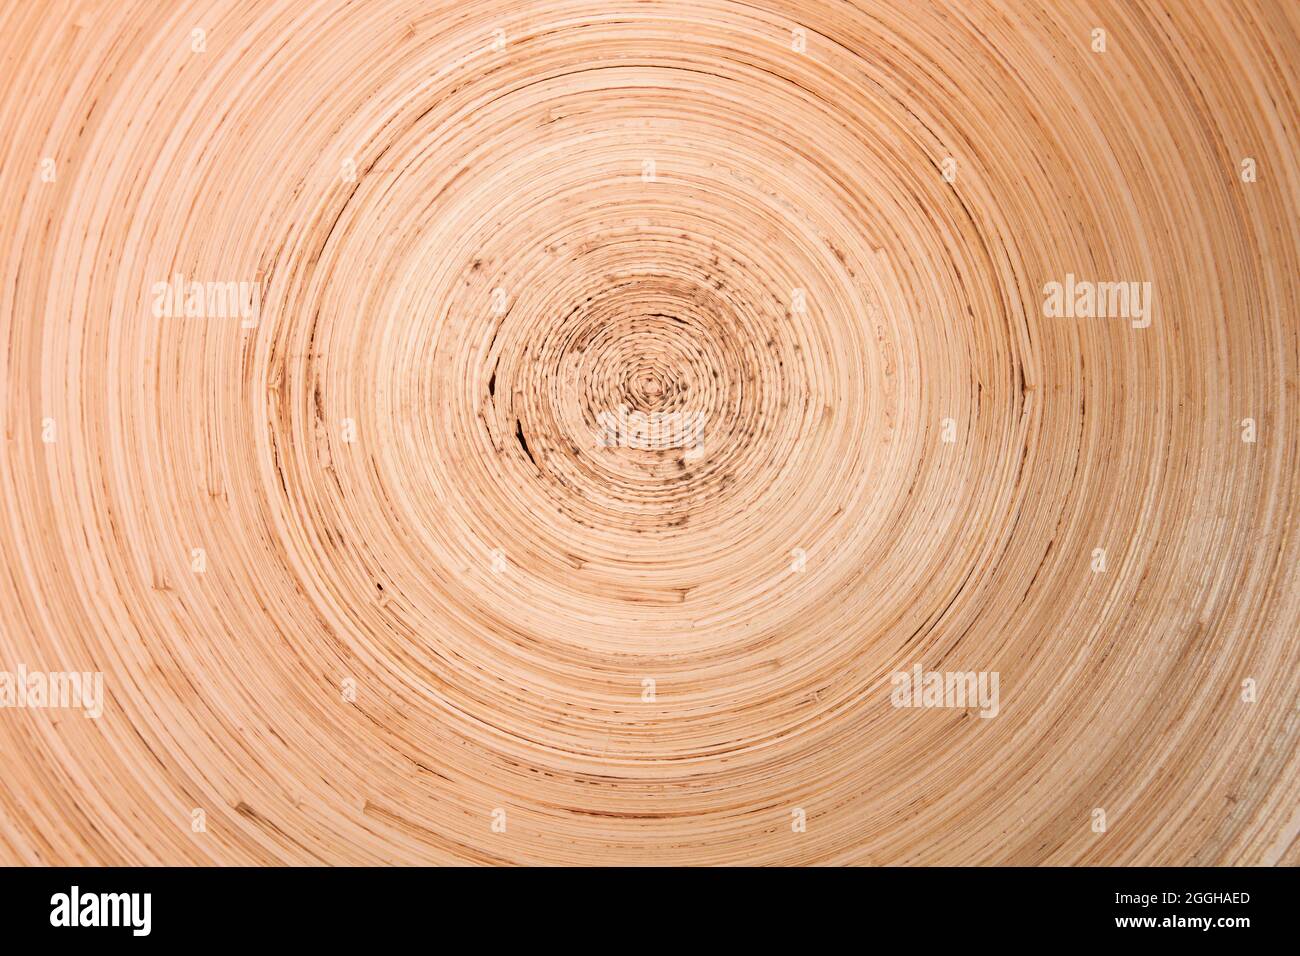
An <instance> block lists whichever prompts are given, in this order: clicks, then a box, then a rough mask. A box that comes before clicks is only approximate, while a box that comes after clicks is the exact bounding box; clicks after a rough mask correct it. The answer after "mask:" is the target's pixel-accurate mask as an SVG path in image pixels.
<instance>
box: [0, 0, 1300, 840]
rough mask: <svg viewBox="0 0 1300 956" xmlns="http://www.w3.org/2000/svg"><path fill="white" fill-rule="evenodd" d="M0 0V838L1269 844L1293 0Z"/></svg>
mask: <svg viewBox="0 0 1300 956" xmlns="http://www.w3.org/2000/svg"><path fill="white" fill-rule="evenodd" d="M0 9H2V10H3V13H0V109H2V118H0V156H3V178H2V179H0V223H2V224H3V229H0V337H2V338H3V341H4V350H3V357H2V359H0V361H2V364H0V386H2V387H3V408H2V414H3V420H4V435H3V438H4V441H3V444H2V445H0V455H2V456H3V457H2V458H0V556H2V557H3V561H4V572H5V573H4V574H3V576H2V577H0V671H12V670H14V669H15V667H17V666H18V665H19V664H22V665H23V666H25V667H27V668H30V669H40V668H44V669H47V670H79V671H80V670H85V671H94V670H99V671H102V672H103V673H104V682H105V691H106V695H107V700H106V702H105V708H104V714H103V716H102V717H101V718H100V719H98V720H92V719H87V718H85V717H83V716H82V715H81V714H80V713H77V712H73V711H69V710H33V709H19V708H14V709H5V710H0V755H2V757H0V760H2V763H3V772H2V773H0V777H2V780H0V862H4V863H63V864H70V863H114V864H122V863H130V864H157V863H185V864H191V863H193V864H199V863H222V864H263V863H267V864H269V863H277V862H287V863H317V862H330V863H365V864H372V863H399V864H413V863H428V862H475V863H480V862H481V863H593V862H599V863H661V864H682V863H687V864H712V863H762V864H806V863H859V864H866V863H912V864H916V863H923V864H933V863H980V864H988V863H1014V864H1134V863H1159V864H1208V863H1230V864H1261V863H1279V862H1284V863H1295V862H1296V861H1297V858H1298V854H1300V850H1298V849H1297V842H1296V840H1297V828H1298V827H1300V816H1298V815H1297V806H1298V805H1300V800H1298V796H1300V766H1298V761H1300V758H1298V757H1297V746H1296V745H1297V721H1296V709H1295V708H1296V702H1297V691H1298V690H1300V667H1298V665H1300V640H1298V636H1297V633H1298V632H1297V628H1298V626H1300V594H1298V590H1297V577H1296V575H1297V571H1296V568H1297V551H1298V544H1297V520H1296V509H1297V500H1298V482H1300V474H1298V472H1300V455H1298V452H1300V431H1298V429H1297V411H1300V407H1298V405H1297V395H1296V372H1297V361H1298V352H1297V326H1298V323H1297V309H1298V307H1300V255H1298V253H1297V240H1296V236H1297V223H1298V221H1300V220H1298V215H1300V172H1298V171H1297V165H1296V157H1297V146H1298V145H1300V144H1298V142H1297V139H1298V137H1297V132H1296V130H1297V122H1298V121H1300V116H1298V115H1297V114H1298V112H1300V111H1298V108H1297V98H1298V97H1300V82H1298V81H1297V65H1296V64H1297V61H1298V60H1300V39H1298V37H1300V22H1298V21H1300V18H1298V16H1297V7H1296V5H1295V4H1290V3H1283V2H1280V0H1278V2H1266V0H1251V2H1245V0H1243V2H1232V3H1229V2H1214V0H1211V2H1206V3H1196V4H1188V3H1181V2H1173V0H1168V2H1165V3H1137V2H1134V3H1076V2H1060V3H1029V2H1010V3H986V2H974V3H953V4H942V5H941V4H932V3H918V2H911V0H895V2H875V0H854V2H829V0H827V2H820V0H803V2H798V3H783V2H773V0H759V2H754V3H749V2H746V3H740V2H731V0H690V2H680V3H678V2H648V3H641V2H627V3H619V4H592V3H585V2H583V3H580V2H568V0H539V2H528V3H522V2H517V0H510V2H500V0H456V2H445V3H442V2H433V3H430V2H382V0H369V2H363V3H343V2H334V0H321V2H315V0H281V2H260V0H259V2H232V0H214V2H207V3H187V2H175V3H167V2H162V3H160V2H154V0H149V2H143V0H118V2H112V3H109V2H102V3H57V2H50V3H45V2H40V3H37V2H18V0H4V2H3V6H2V7H0ZM196 28H197V29H202V30H203V31H204V33H203V42H202V43H201V44H198V45H200V46H203V48H204V49H203V50H202V52H196V51H195V49H194V47H195V45H196V43H195V38H194V35H193V33H192V31H193V30H194V29H196ZM1094 28H1102V29H1104V30H1105V31H1106V51H1105V52H1104V53H1101V52H1094V49H1093V45H1094V41H1093V39H1092V31H1093V29H1094ZM497 30H501V31H504V33H503V34H498V33H496V32H495V31H497ZM796 30H803V31H805V32H804V34H803V36H804V37H805V44H806V45H805V46H804V48H803V49H802V50H799V49H796V47H799V46H800V42H799V36H800V35H799V34H797V33H796V32H795V31H796ZM948 157H951V158H953V159H955V160H956V177H955V180H954V181H953V182H951V183H950V182H947V181H945V178H944V176H943V175H942V172H943V169H944V165H943V161H944V159H945V158H948ZM1247 157H1250V158H1253V159H1254V160H1255V161H1256V165H1257V173H1258V175H1257V180H1256V181H1255V182H1243V181H1242V177H1241V162H1242V160H1243V159H1244V158H1247ZM46 158H51V159H53V161H54V162H53V166H52V169H53V178H52V181H47V180H48V179H49V177H48V175H43V171H44V172H46V173H48V170H49V168H50V167H48V166H45V167H43V165H42V161H43V160H44V159H46ZM348 160H352V162H353V163H355V168H356V173H355V177H352V179H351V181H349V175H348V174H349V172H350V170H349V169H348V167H347V165H346V162H347V161H348ZM647 161H652V162H653V176H649V175H647V173H649V172H650V171H651V167H649V166H648V165H647ZM178 272H179V273H181V274H183V275H184V276H186V277H187V278H188V279H190V280H195V281H248V282H255V283H257V284H258V289H259V295H260V315H259V316H258V321H257V324H256V327H254V328H247V329H246V328H242V327H241V323H240V321H239V319H238V318H219V317H207V318H185V317H183V316H179V317H169V316H162V317H157V316H155V315H154V313H153V311H152V309H151V306H152V304H153V299H154V297H153V295H152V292H151V290H152V287H153V285H154V283H156V282H159V281H163V282H167V281H170V280H171V277H172V276H173V275H174V274H176V273H178ZM1067 274H1073V275H1075V276H1078V277H1082V278H1088V279H1092V280H1100V281H1110V280H1133V281H1147V282H1151V283H1152V288H1153V290H1154V291H1153V296H1154V299H1153V301H1154V309H1153V315H1152V323H1151V325H1150V327H1149V328H1134V327H1133V325H1132V324H1131V323H1130V322H1128V321H1125V320H1123V319H1067V318H1048V317H1045V316H1044V314H1043V307H1042V306H1043V292H1042V290H1043V286H1044V284H1045V283H1048V282H1051V281H1064V280H1065V278H1066V275H1067ZM497 289H501V290H502V293H500V294H497V293H495V292H494V290H497ZM797 289H798V290H803V298H804V302H806V308H804V309H801V308H799V306H798V303H797V301H796V298H797V297H796V293H795V290H797ZM499 305H504V314H502V315H499V314H497V313H498V312H499V311H500V309H499V308H497V306H499ZM620 403H625V404H627V405H628V406H629V407H630V408H632V409H637V410H641V411H645V412H652V411H661V412H672V411H685V410H689V411H703V412H704V413H705V414H706V416H707V419H706V420H707V426H706V430H705V442H704V454H703V455H702V456H700V457H699V458H697V459H690V460H688V459H687V457H686V456H685V455H684V454H683V453H682V451H681V450H680V449H673V450H667V451H663V450H659V451H655V450H642V449H636V448H628V447H613V448H600V447H597V446H596V444H595V441H594V436H595V433H596V416H597V414H598V413H599V412H601V411H602V410H609V409H613V408H615V407H617V406H618V405H619V404H620ZM1247 418H1249V419H1253V420H1254V421H1255V423H1256V428H1257V433H1256V441H1255V442H1254V443H1248V442H1245V441H1243V440H1242V436H1243V427H1242V424H1241V422H1242V420H1243V419H1247ZM47 419H48V420H52V422H53V423H54V427H53V430H52V432H48V433H47V434H46V435H45V437H47V438H49V437H52V438H53V441H43V440H42V438H43V432H44V431H46V429H45V428H44V426H45V425H47V424H48V422H47V421H46V420H47ZM945 419H951V422H952V424H951V431H950V435H951V437H952V438H953V440H952V441H951V442H946V441H944V424H943V423H944V420H945ZM349 420H350V422H351V423H352V424H351V427H352V428H353V429H354V434H353V432H351V431H349ZM348 437H354V440H353V441H350V442H349V441H347V440H345V439H346V438H348ZM194 549H203V552H204V554H203V558H202V564H201V567H202V568H203V570H202V571H201V572H198V571H195V570H193V568H194V567H195V565H194V564H192V562H193V561H194V560H195V558H194ZM1094 549H1104V550H1105V552H1106V570H1104V571H1096V570H1094V564H1095V558H1094ZM915 664H921V665H923V666H924V667H925V668H926V669H929V670H962V671H996V672H998V673H999V674H1000V678H1001V683H1000V686H1001V710H1000V713H999V714H998V716H997V717H995V718H990V719H983V718H981V717H979V716H978V715H977V714H976V713H975V712H973V711H971V710H953V709H896V708H894V707H892V706H891V703H890V674H891V672H893V671H895V670H908V669H910V668H912V667H913V665H915ZM1248 679H1250V680H1253V681H1255V682H1256V687H1257V699H1256V700H1255V702H1254V703H1250V702H1246V701H1244V700H1243V699H1242V697H1243V681H1246V680H1248ZM647 680H650V681H653V682H654V684H653V694H649V693H648V692H647V687H649V685H647V684H646V683H645V682H646V681H647ZM348 681H353V682H355V684H354V685H352V684H349V683H348ZM352 686H355V699H354V700H353V699H350V695H349V693H348V689H349V688H350V687H352ZM649 698H652V699H649ZM1096 809H1102V810H1104V811H1105V814H1106V819H1107V828H1106V831H1105V832H1104V833H1099V832H1095V830H1094V827H1093V825H1092V822H1093V819H1094V816H1093V812H1094V810H1096ZM195 810H202V811H203V813H204V815H205V821H206V826H205V829H203V830H202V831H201V832H195V829H194V827H193V826H192V820H193V819H194V816H193V814H194V811H195ZM497 810H502V811H504V816H502V815H501V814H497V815H496V817H495V818H494V811H497ZM798 810H802V811H803V813H804V815H805V817H806V830H804V831H803V832H798V828H797V827H796V826H793V825H792V824H793V823H795V822H796V821H797V818H798V814H797V813H796V811H798ZM494 819H495V820H496V821H497V822H498V823H500V821H502V820H504V823H505V825H504V832H498V831H500V830H501V827H500V826H497V827H496V829H495V830H494V827H493V823H494Z"/></svg>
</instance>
